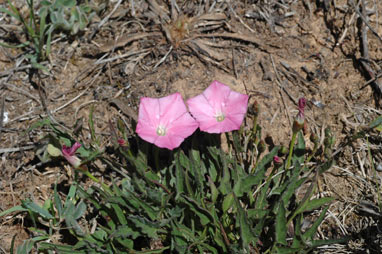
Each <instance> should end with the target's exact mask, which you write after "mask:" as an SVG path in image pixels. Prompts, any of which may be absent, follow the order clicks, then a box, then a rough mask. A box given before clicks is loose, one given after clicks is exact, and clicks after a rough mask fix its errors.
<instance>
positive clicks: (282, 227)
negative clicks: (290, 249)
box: [276, 201, 288, 245]
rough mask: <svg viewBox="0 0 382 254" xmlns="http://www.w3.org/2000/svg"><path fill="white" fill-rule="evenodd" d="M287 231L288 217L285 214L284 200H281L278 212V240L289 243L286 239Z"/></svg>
mask: <svg viewBox="0 0 382 254" xmlns="http://www.w3.org/2000/svg"><path fill="white" fill-rule="evenodd" d="M286 233H287V219H286V214H285V207H284V202H283V201H280V203H279V209H278V211H277V214H276V242H277V243H280V244H283V245H287V244H288V243H287V241H286Z"/></svg>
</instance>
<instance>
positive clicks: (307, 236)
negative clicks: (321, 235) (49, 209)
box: [303, 206, 329, 240]
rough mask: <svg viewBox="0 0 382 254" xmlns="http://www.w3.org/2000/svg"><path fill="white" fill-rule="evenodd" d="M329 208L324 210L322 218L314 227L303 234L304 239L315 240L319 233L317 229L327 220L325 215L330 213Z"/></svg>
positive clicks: (318, 219)
mask: <svg viewBox="0 0 382 254" xmlns="http://www.w3.org/2000/svg"><path fill="white" fill-rule="evenodd" d="M328 209H329V206H327V207H325V208H324V210H322V212H321V214H320V216H319V217H318V218H317V219H316V221H315V222H314V223H313V225H312V226H311V227H310V228H309V229H308V230H306V231H305V233H304V234H303V239H304V240H307V239H313V237H314V235H315V234H316V233H317V229H318V227H319V226H320V224H321V222H322V221H323V220H324V219H325V214H326V212H327V211H328Z"/></svg>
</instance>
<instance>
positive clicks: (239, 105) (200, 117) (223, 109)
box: [187, 81, 248, 133]
mask: <svg viewBox="0 0 382 254" xmlns="http://www.w3.org/2000/svg"><path fill="white" fill-rule="evenodd" d="M187 104H188V107H189V110H190V112H191V114H192V115H193V116H194V117H195V119H196V120H197V121H198V122H199V128H200V130H202V131H205V132H208V133H222V132H228V131H233V130H238V129H239V128H240V125H241V124H242V122H243V120H244V117H245V113H246V112H247V106H248V95H245V94H241V93H238V92H234V91H232V90H231V89H230V88H229V87H228V86H226V85H224V84H222V83H220V82H218V81H213V82H212V83H211V85H210V86H209V87H208V88H207V89H206V90H205V91H204V92H203V93H202V94H201V95H198V96H195V97H193V98H191V99H189V100H188V101H187ZM218 116H222V117H224V119H223V120H220V121H218Z"/></svg>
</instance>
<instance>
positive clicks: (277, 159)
mask: <svg viewBox="0 0 382 254" xmlns="http://www.w3.org/2000/svg"><path fill="white" fill-rule="evenodd" d="M273 163H274V164H276V165H281V164H283V159H281V158H280V157H279V156H277V155H275V156H273Z"/></svg>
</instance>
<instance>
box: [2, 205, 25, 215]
mask: <svg viewBox="0 0 382 254" xmlns="http://www.w3.org/2000/svg"><path fill="white" fill-rule="evenodd" d="M26 211H28V209H27V208H24V207H23V206H21V205H18V206H14V207H12V208H9V209H7V210H5V211H2V212H1V213H0V217H2V216H5V215H8V214H10V213H14V212H26Z"/></svg>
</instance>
